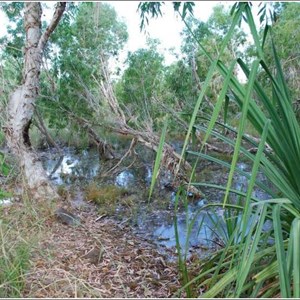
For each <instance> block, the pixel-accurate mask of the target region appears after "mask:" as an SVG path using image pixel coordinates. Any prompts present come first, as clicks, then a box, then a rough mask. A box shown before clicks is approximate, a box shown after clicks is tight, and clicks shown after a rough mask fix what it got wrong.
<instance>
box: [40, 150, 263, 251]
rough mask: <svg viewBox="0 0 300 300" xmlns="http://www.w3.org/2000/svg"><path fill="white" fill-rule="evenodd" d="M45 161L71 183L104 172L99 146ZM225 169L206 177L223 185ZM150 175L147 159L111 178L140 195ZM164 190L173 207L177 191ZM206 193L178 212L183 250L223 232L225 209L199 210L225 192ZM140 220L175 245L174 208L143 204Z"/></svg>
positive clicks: (55, 177)
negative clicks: (148, 210) (152, 208)
mask: <svg viewBox="0 0 300 300" xmlns="http://www.w3.org/2000/svg"><path fill="white" fill-rule="evenodd" d="M42 162H43V165H44V168H45V169H46V172H47V174H48V175H49V177H50V178H51V180H52V181H53V182H54V183H55V184H71V183H73V182H74V181H76V180H91V179H92V178H94V177H95V176H96V175H98V174H99V173H101V162H100V161H99V155H98V153H97V151H96V150H83V151H81V152H77V151H75V149H71V148H65V149H64V150H63V153H62V154H55V153H51V152H48V153H44V156H43V159H42ZM238 168H239V169H240V170H242V171H243V172H245V174H249V175H250V174H251V168H250V167H249V166H248V165H247V164H244V163H241V164H238ZM226 171H227V170H224V169H222V168H220V167H218V168H214V169H212V170H209V172H208V177H207V178H206V181H207V182H214V183H216V184H223V185H224V182H226V176H224V172H226ZM151 179H152V166H151V165H149V164H148V163H147V162H142V164H140V165H139V166H134V167H131V168H130V169H126V170H124V171H122V172H121V173H119V174H117V175H116V176H115V177H114V178H112V180H113V182H114V184H115V185H117V186H121V187H124V188H127V189H130V190H132V191H133V192H135V193H138V194H139V195H142V194H143V190H142V189H144V190H146V189H148V187H149V185H150V183H151ZM171 179H172V178H171V174H170V173H168V172H165V174H163V175H161V177H160V185H161V186H162V187H164V186H167V184H168V183H170V181H171ZM258 179H259V180H260V181H262V182H265V183H266V182H267V181H266V179H265V178H264V176H263V174H258ZM247 186H248V179H247V177H246V176H242V175H240V174H235V176H234V182H233V188H234V189H237V190H242V191H244V192H246V191H247ZM211 190H212V189H211ZM164 193H165V196H166V197H168V198H169V199H170V200H169V201H170V206H171V207H174V202H175V196H176V193H175V192H174V191H173V192H171V191H167V189H165V191H164ZM204 193H205V194H206V195H207V199H198V200H197V199H194V200H193V201H191V202H190V203H189V204H188V206H187V211H185V210H184V209H183V210H182V211H181V212H180V211H179V212H178V214H177V228H178V233H179V235H178V238H179V243H180V246H181V248H182V250H183V252H184V251H188V249H189V248H191V247H203V248H211V247H213V246H214V245H215V240H216V239H217V238H218V234H219V233H220V232H222V230H223V232H224V224H225V223H224V217H223V211H222V210H220V209H218V210H216V211H215V212H214V213H213V214H209V213H208V212H207V211H201V212H199V208H200V207H203V205H205V204H207V203H208V202H210V203H211V202H222V200H223V195H224V193H223V192H222V191H218V190H216V189H213V191H212V192H208V193H207V192H206V190H204ZM253 195H254V196H256V197H257V198H259V199H266V198H268V194H266V193H265V192H264V191H262V190H260V189H257V188H255V190H254V191H253ZM231 196H232V197H234V196H233V195H231ZM193 218H195V220H194V224H193V226H192V227H191V228H189V224H190V223H191V222H192V220H193ZM137 224H138V226H137V234H141V235H144V236H149V237H150V238H151V239H152V240H153V241H154V242H155V243H156V244H157V245H158V247H167V248H172V247H174V246H175V245H176V239H175V227H174V217H173V211H172V210H171V211H170V210H169V211H168V210H163V209H161V210H159V211H156V212H155V213H153V212H152V213H145V209H144V207H140V208H139V212H138V220H137ZM186 246H187V248H186ZM203 248H201V249H203Z"/></svg>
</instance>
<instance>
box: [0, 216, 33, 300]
mask: <svg viewBox="0 0 300 300" xmlns="http://www.w3.org/2000/svg"><path fill="white" fill-rule="evenodd" d="M9 230H10V229H8V226H6V225H4V224H3V222H2V220H1V219H0V270H1V272H0V295H1V297H3V298H14V297H21V296H22V290H23V288H24V283H25V281H24V275H25V272H26V270H27V269H28V266H29V254H30V246H29V244H28V243H26V242H25V241H24V240H21V239H18V240H11V239H10V238H9V234H10V233H9Z"/></svg>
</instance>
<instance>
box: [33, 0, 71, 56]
mask: <svg viewBox="0 0 300 300" xmlns="http://www.w3.org/2000/svg"><path fill="white" fill-rule="evenodd" d="M66 4H67V3H66V2H57V4H56V8H55V12H54V14H53V17H52V20H51V22H50V24H49V25H48V27H47V28H46V30H45V32H44V33H43V35H42V36H41V38H40V40H39V45H38V48H39V49H40V50H41V51H43V50H44V47H45V45H46V43H47V42H48V39H49V37H50V35H51V33H52V32H53V31H54V30H55V28H56V26H57V25H58V23H59V21H60V19H61V17H62V15H63V13H64V11H65V9H66Z"/></svg>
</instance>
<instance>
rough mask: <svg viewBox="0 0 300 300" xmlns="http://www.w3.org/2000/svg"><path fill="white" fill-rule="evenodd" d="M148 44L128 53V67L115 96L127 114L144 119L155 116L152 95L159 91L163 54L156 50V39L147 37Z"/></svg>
mask: <svg viewBox="0 0 300 300" xmlns="http://www.w3.org/2000/svg"><path fill="white" fill-rule="evenodd" d="M148 45H149V48H148V49H139V50H137V51H135V52H133V53H129V54H128V57H127V61H126V62H127V64H128V67H127V68H126V70H125V71H124V74H123V76H122V78H121V82H120V83H119V89H118V90H117V97H118V99H119V100H120V102H121V103H123V104H124V106H126V109H127V110H128V111H129V112H130V113H129V114H130V115H134V116H138V115H140V116H141V117H142V118H146V119H149V118H150V116H153V117H154V116H155V107H154V105H153V103H152V97H153V96H155V95H157V94H158V93H159V86H160V82H161V81H162V78H163V56H162V55H161V54H160V53H159V52H158V50H157V46H158V41H157V40H150V39H149V40H148Z"/></svg>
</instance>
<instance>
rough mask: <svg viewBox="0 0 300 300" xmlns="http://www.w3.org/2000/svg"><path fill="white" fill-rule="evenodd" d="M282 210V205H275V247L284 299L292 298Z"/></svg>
mask: <svg viewBox="0 0 300 300" xmlns="http://www.w3.org/2000/svg"><path fill="white" fill-rule="evenodd" d="M280 210H281V205H280V204H277V205H275V207H274V209H273V224H274V235H275V246H276V254H277V260H278V267H279V268H278V272H279V282H280V291H281V296H282V297H283V298H290V297H291V293H290V286H291V285H290V281H289V277H288V271H287V260H286V255H285V251H284V247H283V237H282V229H281V219H280Z"/></svg>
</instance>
